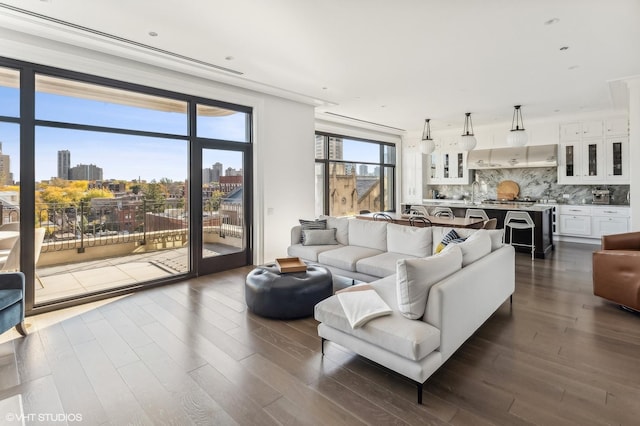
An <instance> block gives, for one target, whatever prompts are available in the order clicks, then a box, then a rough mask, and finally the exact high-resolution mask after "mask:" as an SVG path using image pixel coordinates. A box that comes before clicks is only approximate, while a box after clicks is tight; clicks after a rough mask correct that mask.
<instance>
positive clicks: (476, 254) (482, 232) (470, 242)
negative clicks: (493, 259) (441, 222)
mask: <svg viewBox="0 0 640 426" xmlns="http://www.w3.org/2000/svg"><path fill="white" fill-rule="evenodd" d="M457 246H458V247H460V250H462V266H463V267H465V266H467V265H470V264H472V263H473V262H475V261H476V260H478V259H480V258H482V257H484V256H486V255H488V254H489V253H491V237H489V233H488V231H487V230H486V229H478V231H477V232H474V233H473V234H471V235H470V236H469V238H467V239H466V240H464V242H462V243H459V244H457Z"/></svg>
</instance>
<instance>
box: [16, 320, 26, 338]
mask: <svg viewBox="0 0 640 426" xmlns="http://www.w3.org/2000/svg"><path fill="white" fill-rule="evenodd" d="M16 330H18V333H20V334H22V335H23V336H26V335H27V326H26V325H25V323H24V321H20V322H19V323H18V324H16Z"/></svg>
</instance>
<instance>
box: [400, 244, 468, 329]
mask: <svg viewBox="0 0 640 426" xmlns="http://www.w3.org/2000/svg"><path fill="white" fill-rule="evenodd" d="M460 268H462V251H461V250H460V248H459V247H458V245H457V244H456V245H453V246H452V247H451V248H448V249H447V251H445V252H443V253H441V254H439V255H437V256H431V257H425V258H423V259H402V260H398V262H397V264H396V272H397V276H396V296H397V298H398V310H399V311H400V313H401V314H402V315H403V316H405V317H407V318H409V319H419V318H422V316H423V315H424V311H425V309H426V307H427V298H428V297H429V290H430V289H431V286H433V285H434V284H436V283H438V282H440V281H441V280H443V279H444V278H446V277H448V276H449V275H451V274H453V273H454V272H456V271H458V270H460Z"/></svg>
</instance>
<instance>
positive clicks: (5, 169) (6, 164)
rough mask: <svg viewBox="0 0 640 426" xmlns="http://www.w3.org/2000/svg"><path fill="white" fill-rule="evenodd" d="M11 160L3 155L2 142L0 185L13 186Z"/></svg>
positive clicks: (0, 150) (0, 146)
mask: <svg viewBox="0 0 640 426" xmlns="http://www.w3.org/2000/svg"><path fill="white" fill-rule="evenodd" d="M12 184H13V176H12V175H11V158H10V157H9V156H8V155H6V154H3V153H2V142H0V185H12Z"/></svg>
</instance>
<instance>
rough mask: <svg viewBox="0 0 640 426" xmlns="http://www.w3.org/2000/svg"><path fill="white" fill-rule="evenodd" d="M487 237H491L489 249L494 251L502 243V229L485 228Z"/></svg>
mask: <svg viewBox="0 0 640 426" xmlns="http://www.w3.org/2000/svg"><path fill="white" fill-rule="evenodd" d="M486 231H487V233H488V234H489V237H490V238H491V251H496V250H498V249H499V248H500V247H502V246H503V245H504V244H503V243H502V236H503V235H504V229H486Z"/></svg>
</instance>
